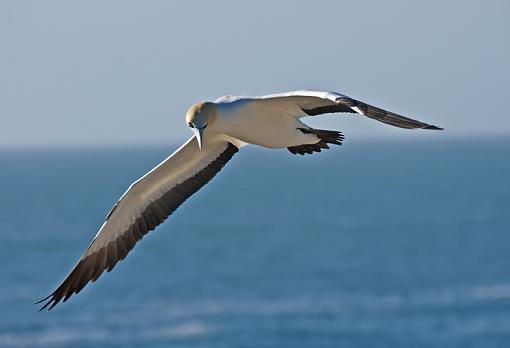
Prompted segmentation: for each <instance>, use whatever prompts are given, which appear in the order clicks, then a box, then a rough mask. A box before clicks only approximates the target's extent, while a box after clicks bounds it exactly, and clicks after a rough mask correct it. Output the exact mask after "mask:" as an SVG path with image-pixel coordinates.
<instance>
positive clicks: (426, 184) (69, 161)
mask: <svg viewBox="0 0 510 348" xmlns="http://www.w3.org/2000/svg"><path fill="white" fill-rule="evenodd" d="M172 150H173V147H170V146H169V147H166V148H163V147H162V148H145V149H140V148H127V149H120V148H119V149H115V148H113V149H70V150H4V151H1V152H0V197H1V200H0V233H1V237H2V242H1V243H0V262H1V266H0V272H1V273H0V347H75V348H79V347H169V346H172V347H278V348H285V347H335V348H336V347H431V346H436V347H437V346H441V347H508V346H510V139H499V140H489V139H469V140H468V139H466V140H455V141H449V142H437V141H417V142H400V143H399V142H372V143H366V142H362V141H354V140H353V141H352V142H351V141H347V143H346V145H345V146H343V147H342V148H334V149H333V150H329V151H326V152H324V153H321V154H314V155H313V156H305V157H298V156H293V155H291V154H290V153H288V152H287V151H284V150H282V151H269V150H264V149H256V148H247V149H243V151H241V152H240V153H238V154H237V155H236V156H235V157H234V158H233V160H232V161H231V162H230V163H229V164H228V165H227V167H226V168H225V169H224V170H223V171H222V172H221V173H220V174H219V175H218V176H217V177H216V178H215V179H214V180H213V181H212V182H211V183H210V184H209V185H207V186H206V187H204V188H203V189H202V190H201V191H200V192H198V193H197V194H196V195H195V196H193V197H192V198H191V199H190V200H188V201H187V202H186V203H185V204H184V205H183V206H182V207H181V208H180V209H179V210H178V211H177V212H176V213H175V214H174V215H173V216H172V217H171V218H170V219H169V220H167V222H166V223H165V224H164V225H162V226H160V227H159V228H158V229H157V230H156V231H154V232H151V233H150V234H149V235H148V236H147V237H146V238H145V239H144V240H143V241H142V242H140V243H139V244H138V245H137V246H136V248H135V249H134V250H133V251H132V252H131V253H130V255H129V256H128V258H127V259H126V260H125V261H123V262H121V263H119V264H118V265H117V267H116V268H115V269H114V270H113V271H112V272H111V273H107V274H106V273H105V274H103V276H102V277H101V278H100V279H99V280H98V281H97V282H96V283H94V284H89V285H88V286H87V287H86V288H85V289H84V290H83V291H82V292H81V293H80V294H78V295H75V296H73V297H72V298H71V299H70V300H69V301H68V302H66V303H65V304H59V305H58V306H57V307H56V308H55V309H54V310H52V311H51V312H46V311H44V312H38V311H37V310H38V308H39V307H38V306H36V305H34V302H35V301H36V300H38V299H41V298H42V297H45V295H47V294H48V293H49V292H51V290H52V289H53V288H54V287H55V286H57V285H58V283H59V282H60V281H61V280H62V278H63V277H64V276H65V275H66V273H67V272H68V271H69V270H70V268H71V267H72V266H73V265H74V263H75V262H76V260H77V258H78V257H79V256H80V255H81V253H82V251H83V250H84V248H85V247H86V246H87V245H88V243H89V241H90V239H91V238H92V237H93V236H94V234H95V233H96V230H97V228H98V227H99V226H100V224H101V223H102V220H103V218H104V216H105V215H106V213H107V212H108V211H109V209H110V208H111V206H112V204H113V203H114V202H115V200H116V199H117V198H118V197H119V196H120V194H122V192H123V191H124V190H125V189H126V188H127V186H128V185H129V184H130V183H131V182H132V181H133V180H134V179H136V178H137V177H139V176H140V175H142V174H144V173H145V172H146V171H147V170H148V169H150V168H151V167H152V166H153V165H154V164H156V163H157V162H158V161H159V160H161V159H162V158H164V157H165V156H166V155H167V154H168V153H170V152H171V151H172Z"/></svg>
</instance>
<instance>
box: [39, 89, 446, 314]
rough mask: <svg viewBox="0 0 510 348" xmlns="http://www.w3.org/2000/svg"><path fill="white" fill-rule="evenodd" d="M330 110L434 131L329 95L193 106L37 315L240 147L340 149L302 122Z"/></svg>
mask: <svg viewBox="0 0 510 348" xmlns="http://www.w3.org/2000/svg"><path fill="white" fill-rule="evenodd" d="M333 112H347V113H358V114H361V115H364V116H367V117H369V118H373V119H375V120H378V121H380V122H384V123H387V124H390V125H393V126H396V127H400V128H409V129H413V128H419V129H440V128H438V127H435V126H431V125H429V124H426V123H423V122H420V121H416V120H413V119H410V118H407V117H403V116H400V115H397V114H394V113H392V112H388V111H385V110H382V109H379V108H376V107H373V106H371V105H368V104H365V103H363V102H361V101H358V100H355V99H352V98H349V97H347V96H345V95H342V94H339V93H333V92H321V91H296V92H289V93H283V94H273V95H268V96H262V97H232V96H227V97H222V98H220V99H218V100H216V101H215V102H202V103H198V104H195V105H193V106H192V107H191V108H190V110H189V111H188V113H187V114H186V122H187V124H188V126H189V127H190V128H191V129H192V130H193V131H194V132H195V136H193V137H192V138H191V139H189V140H188V141H187V142H186V143H185V144H184V145H182V146H181V147H180V148H179V149H177V150H176V151H175V152H174V153H173V154H172V155H170V156H169V157H168V158H166V159H165V160H164V161H163V162H161V163H160V164H159V165H157V166H156V167H155V168H154V169H152V170H151V171H149V172H148V173H147V174H145V175H144V176H143V177H141V178H140V179H138V180H137V181H135V182H134V183H133V184H132V185H131V186H130V187H129V188H128V189H127V191H126V192H125V193H124V194H123V195H122V196H121V198H120V199H119V201H118V202H117V203H116V204H115V205H114V207H113V208H112V210H111V211H110V213H109V214H108V215H107V217H106V221H105V222H104V223H103V224H102V226H101V228H100V229H99V231H98V232H97V234H96V236H95V237H94V239H93V240H92V242H91V244H90V245H89V247H88V248H87V249H86V250H85V253H84V254H83V255H82V257H81V258H80V260H79V261H78V263H77V264H76V266H75V267H74V268H73V270H72V271H71V272H70V274H69V275H68V276H67V277H66V279H65V280H64V281H63V282H62V284H61V285H60V286H59V287H57V289H56V290H55V291H54V292H53V293H52V294H51V295H50V296H48V297H47V298H45V299H44V300H42V301H47V302H46V303H45V304H44V306H43V308H41V309H44V308H46V307H48V308H49V309H51V308H53V307H54V306H55V305H56V304H57V303H59V302H60V301H62V300H63V301H64V302H65V301H66V300H67V299H68V298H69V297H70V296H72V295H73V294H75V293H78V292H79V291H80V290H81V289H83V287H84V286H85V285H86V284H87V283H88V282H89V281H92V282H93V281H95V280H96V279H97V278H98V277H99V276H100V275H101V274H102V273H103V272H104V271H105V270H107V271H110V270H111V269H113V267H114V266H115V265H116V264H117V262H118V261H120V260H122V259H124V258H125V257H126V256H127V254H128V252H129V251H130V250H131V249H132V248H133V247H134V245H135V244H136V243H137V242H138V241H139V240H140V239H142V237H143V236H144V235H145V234H146V233H147V232H149V231H151V230H153V229H154V228H156V226H157V225H159V224H160V223H162V222H163V221H164V220H165V219H166V218H167V217H168V216H169V215H170V214H172V213H173V212H174V211H175V210H176V209H177V208H178V207H179V206H180V205H181V204H182V203H183V202H184V201H185V200H186V199H187V198H189V197H190V196H191V195H192V194H193V193H195V192H196V191H197V190H199V189H200V188H201V187H202V186H203V185H205V184H206V183H208V182H209V181H210V180H211V179H212V178H213V177H214V175H216V173H218V172H219V171H220V170H221V168H222V167H223V166H224V165H225V164H226V163H227V162H228V161H229V160H230V159H231V158H232V156H233V155H234V154H235V153H236V152H238V150H239V149H240V148H241V147H242V146H244V145H247V144H254V145H259V146H263V147H267V148H287V149H288V150H289V151H290V152H291V153H293V154H301V155H303V154H311V153H313V152H321V150H323V149H328V148H329V145H328V144H336V145H341V143H342V140H343V135H342V134H341V133H340V132H337V131H330V130H319V129H313V128H311V127H309V126H307V125H306V124H305V123H303V122H302V120H301V119H302V118H303V117H306V116H315V115H320V114H324V113H333ZM198 215H199V214H198ZM42 301H41V302H42Z"/></svg>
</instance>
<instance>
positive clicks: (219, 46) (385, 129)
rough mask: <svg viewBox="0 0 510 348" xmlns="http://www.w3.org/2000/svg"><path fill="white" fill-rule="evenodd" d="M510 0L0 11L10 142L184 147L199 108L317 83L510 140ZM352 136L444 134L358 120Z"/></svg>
mask: <svg viewBox="0 0 510 348" xmlns="http://www.w3.org/2000/svg"><path fill="white" fill-rule="evenodd" d="M509 19H510V2H509V1H504V0H501V1H476V2H471V1H420V2H418V1H407V0H402V1H317V0H315V1H309V2H306V3H305V1H249V2H247V1H246V2H245V1H201V2H195V1H136V2H135V1H120V0H119V1H104V0H101V1H6V0H3V1H0V47H1V54H0V121H1V122H0V147H6V146H7V147H11V146H15V147H17V146H56V145H63V146H69V145H74V146H76V145H106V144H113V145H122V144H154V143H158V144H160V143H176V142H180V141H183V140H184V139H186V138H188V137H189V136H191V132H190V131H189V130H188V129H187V127H186V125H185V123H184V113H185V112H186V110H187V108H188V106H189V105H190V104H192V103H194V102H196V101H199V100H204V99H216V98H217V97H220V96H222V95H224V94H234V95H236V94H238V95H239V94H242V95H257V94H269V93H274V92H283V91H288V90H294V89H302V88H312V89H326V90H334V91H338V92H342V93H344V94H347V95H349V96H352V97H355V98H358V99H361V100H364V101H366V102H369V103H372V104H375V105H378V106H382V107H386V108H388V109H390V110H392V111H395V112H399V113H402V114H404V115H408V116H412V117H415V118H418V119H420V120H423V121H425V122H430V123H434V124H437V125H441V126H444V127H445V128H446V129H447V132H445V133H443V134H442V135H441V136H442V137H445V136H448V137H458V136H469V137H481V136H486V135H499V136H501V135H506V136H510V115H509V113H508V107H506V106H505V105H504V104H505V103H506V102H507V101H508V99H509V97H510V87H509V86H510V39H509V33H510V20H509ZM308 120H309V121H307V122H309V123H311V124H313V125H314V126H320V127H323V128H330V129H339V130H343V131H344V132H345V133H346V136H347V139H350V138H354V137H356V138H359V139H362V138H367V137H370V138H379V137H396V138H399V137H417V138H420V137H422V138H423V137H433V138H435V137H437V135H432V134H431V132H409V131H407V132H406V131H404V130H399V129H394V128H391V127H389V126H386V125H384V124H380V123H377V122H375V121H372V120H369V119H362V118H357V117H355V116H352V115H350V114H349V115H341V116H340V115H331V116H328V117H326V118H325V119H323V120H318V119H317V118H315V119H313V120H312V119H311V118H310V119H308Z"/></svg>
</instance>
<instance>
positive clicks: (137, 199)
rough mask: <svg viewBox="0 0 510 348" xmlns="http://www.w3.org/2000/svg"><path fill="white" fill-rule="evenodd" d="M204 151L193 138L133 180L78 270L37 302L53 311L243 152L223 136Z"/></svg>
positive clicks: (211, 142) (127, 251)
mask: <svg viewBox="0 0 510 348" xmlns="http://www.w3.org/2000/svg"><path fill="white" fill-rule="evenodd" d="M206 145H207V146H205V147H204V149H203V150H201V151H200V150H199V148H198V144H197V140H196V138H195V137H192V138H191V139H190V140H188V141H187V142H186V143H185V144H184V145H183V146H181V147H180V148H179V149H178V150H177V151H175V152H174V153H173V154H172V155H170V156H169V157H168V158H167V159H165V160H164V161H163V162H161V163H160V164H159V165H157V166H156V167H155V168H154V169H152V170H151V171H150V172H148V173H147V174H145V175H144V176H143V177H142V178H140V179H139V180H137V181H136V182H134V183H133V184H132V185H131V186H130V187H129V188H128V189H127V191H126V192H125V193H124V194H123V195H122V197H121V198H120V199H119V201H118V202H117V204H115V206H114V207H113V209H112V210H111V211H110V213H109V214H108V216H107V217H106V221H105V222H104V224H103V225H102V226H101V228H100V229H99V232H98V233H97V234H96V236H95V238H94V239H93V240H92V243H91V244H90V245H89V247H88V248H87V250H86V251H85V253H84V254H83V256H82V257H81V258H80V260H79V261H78V263H77V264H76V265H75V266H74V268H73V270H72V271H71V272H70V273H69V275H68V276H67V277H66V278H65V280H64V281H63V282H62V284H60V286H59V287H58V288H57V289H55V291H53V293H52V294H51V295H49V296H48V297H46V298H45V299H43V300H41V301H39V302H38V303H41V302H44V301H46V303H45V304H44V306H43V307H42V308H41V310H43V309H44V308H48V310H50V309H52V308H53V307H54V306H55V305H56V304H57V303H59V302H60V301H61V300H63V301H64V302H65V301H66V300H67V299H68V298H69V297H71V295H73V294H77V293H78V292H80V290H81V289H83V287H84V286H85V285H87V283H88V282H89V281H92V282H94V281H96V280H97V278H99V276H100V275H101V274H102V273H103V272H104V271H105V270H107V271H108V272H109V271H111V270H112V269H113V267H114V266H115V265H116V264H117V262H118V261H120V260H123V259H124V258H125V257H126V255H127V254H128V253H129V251H130V250H131V249H133V247H134V246H135V244H136V243H137V242H138V241H139V240H140V239H142V237H143V236H144V235H145V234H146V233H147V232H149V231H151V230H153V229H155V228H156V226H158V225H159V224H161V223H162V222H163V221H165V219H166V218H167V217H168V216H169V215H170V214H172V213H173V212H174V211H175V210H176V209H177V208H178V207H179V206H180V205H181V204H182V203H183V202H184V201H185V200H186V199H187V198H189V197H190V196H191V195H192V194H193V193H195V192H196V191H198V190H199V189H200V188H201V187H202V186H204V185H205V184H207V183H208V182H209V181H210V180H211V179H212V178H213V177H214V175H216V173H218V172H219V171H220V170H221V168H223V166H224V165H225V163H227V162H228V161H229V160H230V159H231V158H232V156H233V155H234V154H235V153H236V152H237V151H238V148H237V146H235V145H233V144H231V143H230V142H228V141H224V140H212V139H211V140H210V141H209V142H208V143H207V144H206Z"/></svg>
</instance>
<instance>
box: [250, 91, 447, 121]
mask: <svg viewBox="0 0 510 348" xmlns="http://www.w3.org/2000/svg"><path fill="white" fill-rule="evenodd" d="M253 99H256V100H260V101H263V102H264V101H265V102H268V103H280V104H282V105H285V104H287V106H288V107H289V109H288V110H287V111H289V112H291V113H292V112H294V113H296V116H298V117H305V116H315V115H321V114H327V113H335V112H351V113H358V114H361V115H364V116H366V117H370V118H372V119H374V120H377V121H379V122H383V123H386V124H389V125H392V126H395V127H400V128H408V129H415V128H419V129H434V130H441V129H442V128H440V127H436V126H433V125H430V124H427V123H424V122H420V121H417V120H413V119H412V118H408V117H405V116H401V115H398V114H396V113H394V112H390V111H386V110H383V109H381V108H378V107H375V106H372V105H369V104H367V103H364V102H362V101H359V100H356V99H353V98H350V97H348V96H346V95H343V94H340V93H335V92H322V91H294V92H289V93H281V94H271V95H266V96H262V97H256V98H253ZM292 105H295V106H297V107H298V108H299V109H298V110H297V112H296V109H293V108H292V107H291V106H292Z"/></svg>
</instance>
